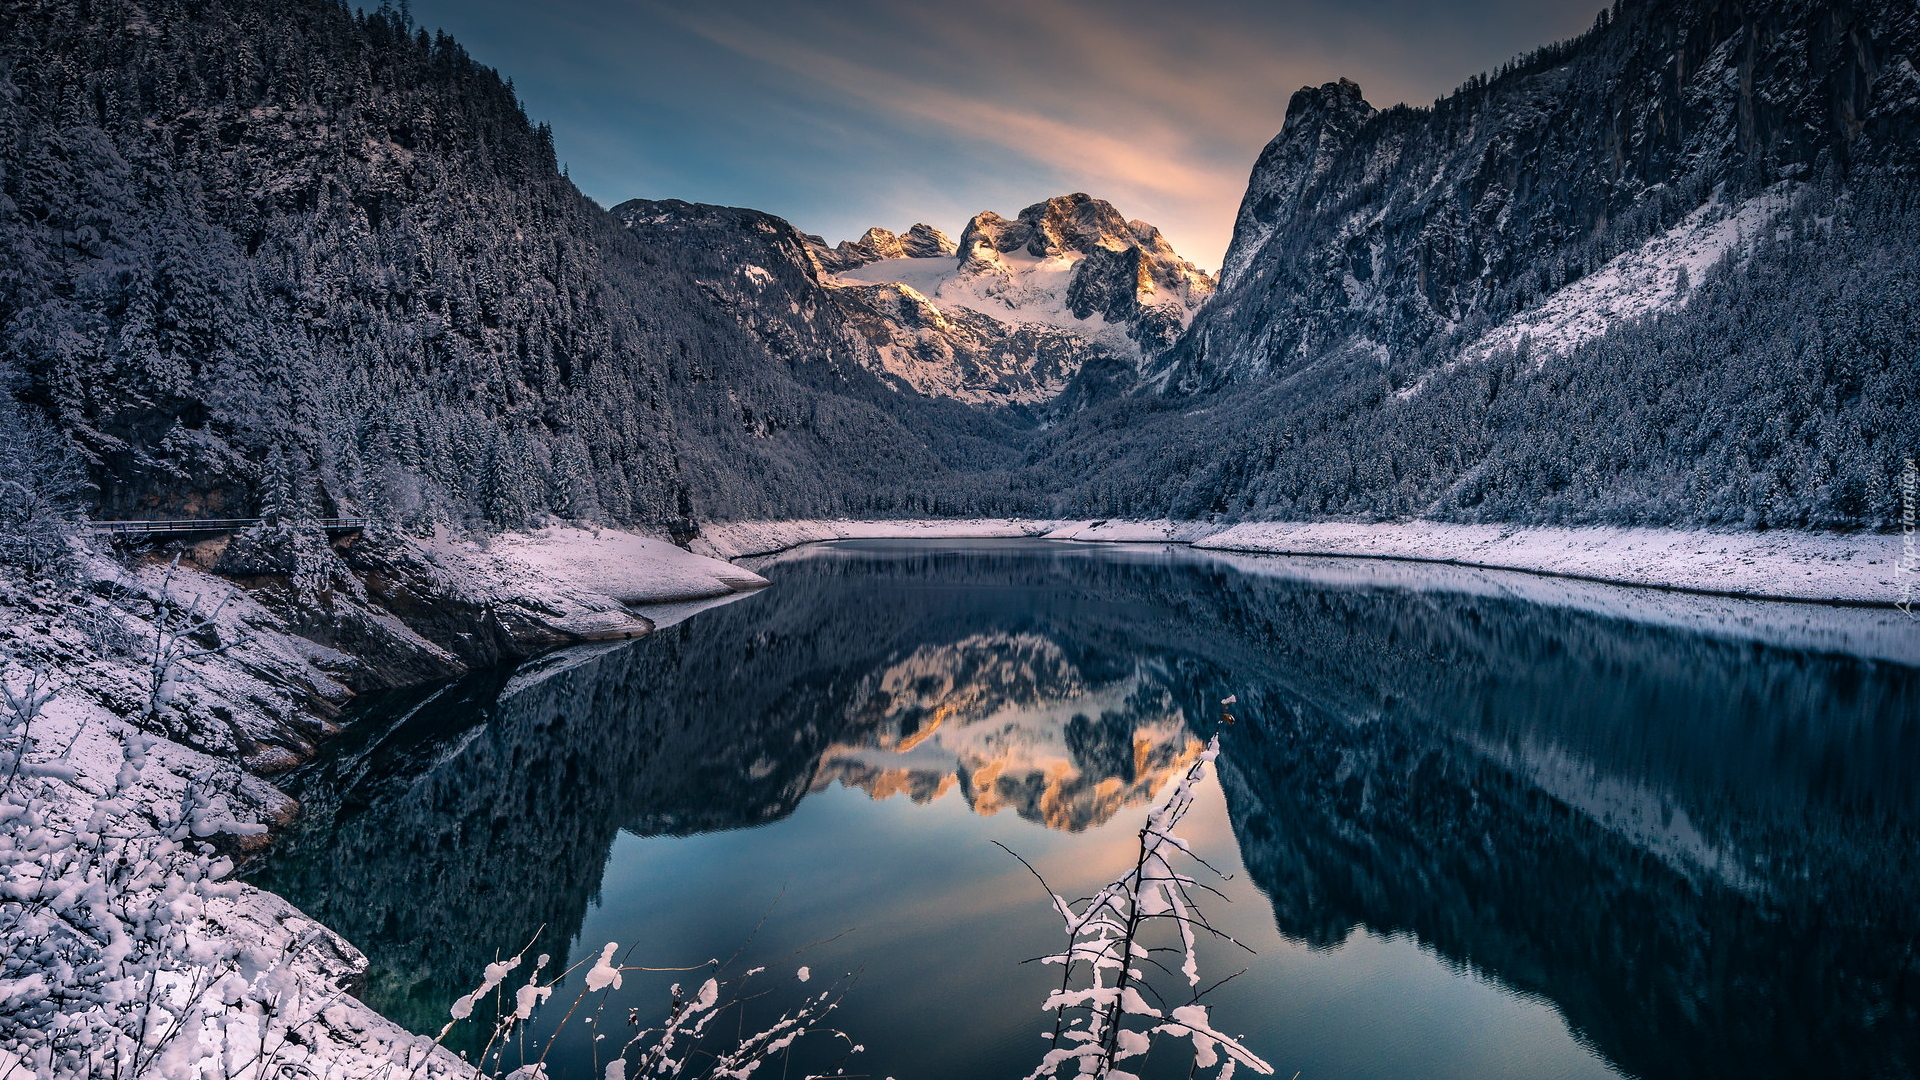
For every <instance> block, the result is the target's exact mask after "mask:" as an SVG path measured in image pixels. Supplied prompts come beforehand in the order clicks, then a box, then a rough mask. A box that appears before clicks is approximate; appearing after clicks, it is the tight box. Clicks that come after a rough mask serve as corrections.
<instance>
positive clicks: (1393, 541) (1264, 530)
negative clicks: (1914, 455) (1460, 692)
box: [1195, 521, 1900, 606]
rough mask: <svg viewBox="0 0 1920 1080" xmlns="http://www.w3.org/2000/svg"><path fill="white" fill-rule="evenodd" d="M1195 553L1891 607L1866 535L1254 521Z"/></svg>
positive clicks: (1880, 544) (1880, 555)
mask: <svg viewBox="0 0 1920 1080" xmlns="http://www.w3.org/2000/svg"><path fill="white" fill-rule="evenodd" d="M1195 546H1196V547H1201V548H1212V549H1216V550H1225V551H1253V552H1272V553H1284V554H1294V555H1347V556H1365V557H1368V558H1376V559H1414V560H1420V561H1427V562H1449V563H1458V564H1461V565H1464V566H1479V567H1488V568H1492V569H1502V570H1526V571H1531V572H1533V573H1544V574H1555V575H1561V576H1565V577H1575V578H1584V579H1587V580H1590V581H1603V582H1611V583H1613V584H1618V585H1639V586H1650V587H1653V588H1660V589H1684V590H1689V591H1694V592H1706V593H1718V594H1725V595H1731V596H1747V597H1754V598H1760V599H1778V600H1811V601H1822V602H1826V603H1840V604H1869V605H1889V606H1890V605H1892V604H1893V603H1894V602H1895V601H1896V600H1898V599H1899V580H1898V579H1899V571H1898V568H1897V567H1898V558H1899V553H1900V539H1899V537H1896V536H1880V535H1873V534H1855V535H1850V536H1842V535H1836V534H1829V533H1804V532H1791V531H1786V530H1778V529H1776V530H1772V531H1768V532H1724V533H1723V532H1705V531H1691V530H1680V529H1626V528H1610V527H1587V528H1520V527H1515V526H1508V525H1450V524H1443V523H1440V522H1428V521H1418V522H1408V523H1391V524H1378V525H1360V524H1344V523H1329V522H1316V523H1289V522H1255V523H1249V524H1242V525H1234V526H1231V527H1227V528H1223V529H1220V530H1218V531H1216V532H1213V533H1211V534H1210V535H1208V536H1205V537H1203V538H1200V539H1198V540H1196V541H1195Z"/></svg>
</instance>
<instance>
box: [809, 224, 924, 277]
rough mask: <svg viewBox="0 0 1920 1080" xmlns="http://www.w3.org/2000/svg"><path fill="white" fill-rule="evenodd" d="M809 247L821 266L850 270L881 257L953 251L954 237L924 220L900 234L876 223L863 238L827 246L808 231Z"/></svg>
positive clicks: (832, 269) (890, 257) (835, 269)
mask: <svg viewBox="0 0 1920 1080" xmlns="http://www.w3.org/2000/svg"><path fill="white" fill-rule="evenodd" d="M807 248H808V250H810V251H812V252H813V257H814V259H815V260H817V261H818V262H819V264H820V268H821V269H822V270H825V271H828V272H829V273H834V272H838V271H841V270H851V269H853V268H854V267H856V266H865V265H866V264H868V263H871V262H879V261H880V260H881V259H938V258H942V257H944V256H947V255H951V254H953V252H954V244H953V240H952V239H950V238H949V237H948V236H947V234H946V233H943V232H941V231H940V230H939V229H936V228H934V227H933V226H931V225H928V224H927V223H926V222H924V221H923V222H920V223H918V224H916V225H914V226H913V227H912V228H910V229H908V230H907V231H906V232H904V233H900V234H898V235H895V234H894V233H891V232H888V231H887V230H886V229H883V228H881V227H880V226H878V225H875V226H874V227H873V228H871V229H868V230H867V231H866V232H865V233H863V234H861V236H860V239H858V240H842V241H840V243H839V244H838V245H836V246H834V247H828V246H827V242H826V241H825V240H823V239H821V238H820V237H818V236H815V235H813V234H812V233H808V234H807Z"/></svg>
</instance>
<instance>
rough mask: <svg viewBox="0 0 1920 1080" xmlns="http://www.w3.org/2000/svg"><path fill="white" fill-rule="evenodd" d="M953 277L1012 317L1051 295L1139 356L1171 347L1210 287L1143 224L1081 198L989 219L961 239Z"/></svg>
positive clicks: (982, 217)
mask: <svg viewBox="0 0 1920 1080" xmlns="http://www.w3.org/2000/svg"><path fill="white" fill-rule="evenodd" d="M959 255H960V269H959V277H960V278H961V279H963V280H968V281H969V283H970V284H971V285H972V290H971V291H972V292H974V293H975V294H976V295H978V296H980V297H981V298H983V299H994V300H1000V301H1002V302H1003V303H1005V304H1006V305H1007V306H1008V307H1011V308H1014V309H1016V310H1017V309H1018V308H1020V307H1021V306H1023V305H1030V304H1032V303H1034V301H1035V300H1036V299H1038V298H1039V297H1038V295H1037V294H1048V298H1049V299H1051V295H1050V294H1052V293H1054V292H1056V291H1057V292H1058V293H1059V294H1060V295H1059V301H1060V303H1061V305H1062V306H1063V307H1064V308H1065V310H1066V311H1067V312H1068V313H1069V314H1071V315H1072V316H1073V317H1074V318H1075V319H1083V320H1084V319H1089V318H1091V317H1093V316H1095V315H1098V316H1100V317H1101V318H1102V319H1104V320H1105V322H1106V323H1107V324H1109V325H1111V326H1115V327H1119V328H1123V332H1124V334H1125V336H1126V337H1127V338H1128V339H1131V340H1132V341H1133V342H1135V343H1136V344H1137V346H1138V348H1139V351H1140V353H1141V354H1142V355H1143V356H1151V355H1153V354H1155V353H1158V352H1159V351H1160V350H1163V349H1165V348H1166V347H1167V346H1168V345H1171V344H1172V343H1173V341H1174V339H1175V338H1176V337H1178V336H1179V333H1180V331H1181V330H1182V329H1184V328H1185V327H1186V324H1187V320H1188V319H1189V318H1190V317H1191V316H1192V314H1193V311H1194V309H1195V308H1197V307H1199V306H1200V304H1201V302H1202V301H1204V300H1205V299H1206V298H1207V296H1208V295H1209V294H1210V293H1211V292H1212V291H1213V279H1212V278H1211V277H1209V276H1208V275H1207V274H1206V272H1204V271H1202V270H1200V269H1199V268H1197V267H1195V266H1194V265H1193V264H1192V263H1190V262H1188V261H1186V260H1185V259H1182V258H1181V257H1180V256H1179V255H1178V254H1176V253H1175V252H1174V250H1173V246H1172V245H1171V244H1168V243H1167V241H1166V238H1165V237H1163V236H1161V235H1160V230H1158V229H1156V228H1154V227H1153V226H1152V225H1149V224H1147V223H1146V222H1144V221H1128V220H1126V219H1125V218H1123V217H1121V216H1120V212H1119V211H1117V210H1115V209H1114V208H1113V204H1111V203H1109V202H1106V201H1104V200H1102V199H1095V198H1091V197H1089V196H1087V195H1086V194H1084V193H1075V194H1072V195H1061V196H1058V197H1055V198H1052V199H1048V200H1046V201H1045V202H1039V203H1035V204H1033V205H1032V206H1029V207H1027V208H1026V209H1025V210H1022V211H1020V216H1019V217H1017V218H1014V219H1013V220H1011V221H1009V220H1008V219H1006V218H1003V217H1001V216H1000V215H999V214H996V213H994V212H993V211H991V210H989V211H986V212H984V213H980V214H976V215H975V216H974V218H973V220H971V221H969V222H967V228H966V231H964V232H962V233H961V234H960V244H959Z"/></svg>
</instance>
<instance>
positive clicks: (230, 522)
mask: <svg viewBox="0 0 1920 1080" xmlns="http://www.w3.org/2000/svg"><path fill="white" fill-rule="evenodd" d="M265 521H266V519H265V518H171V519H167V520H159V521H89V522H86V524H85V527H86V529H87V530H88V531H89V532H93V533H99V534H104V535H108V536H149V535H152V534H154V533H205V532H239V531H240V530H242V529H251V528H253V527H254V526H255V525H259V524H262V523H264V522H265ZM310 524H312V525H314V526H316V527H318V528H320V529H322V530H324V531H326V532H353V531H355V530H357V529H364V528H366V527H367V525H368V524H369V521H368V519H367V518H362V517H345V518H315V519H314V520H313V521H312V522H310Z"/></svg>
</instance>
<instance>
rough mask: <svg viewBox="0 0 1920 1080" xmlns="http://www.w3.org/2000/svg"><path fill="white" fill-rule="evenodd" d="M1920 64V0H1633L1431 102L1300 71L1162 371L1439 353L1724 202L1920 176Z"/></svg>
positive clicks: (1186, 375)
mask: <svg viewBox="0 0 1920 1080" xmlns="http://www.w3.org/2000/svg"><path fill="white" fill-rule="evenodd" d="M1916 64H1920V10H1916V9H1915V8H1914V7H1913V5H1911V4H1909V3H1904V2H1899V0H1879V2H1868V3H1861V4H1854V3H1833V2H1829V0H1817V2H1814V0H1762V2H1759V3H1753V4H1745V5H1739V6H1727V5H1720V4H1714V3H1708V2H1704V0H1635V2H1622V3H1618V4H1615V5H1614V7H1613V8H1611V9H1610V10H1608V11H1603V12H1602V13H1601V14H1600V17H1599V19H1598V20H1597V21H1596V23H1595V25H1594V27H1593V29H1592V30H1590V31H1589V32H1587V33H1586V34H1583V35H1581V36H1580V37H1578V38H1575V39H1573V40H1570V41H1566V42H1561V43H1558V44H1555V45H1551V46H1548V47H1546V48H1543V49H1540V50H1538V51H1536V52H1534V53H1532V54H1529V55H1528V56H1525V57H1521V58H1519V59H1517V60H1515V61H1514V62H1512V63H1510V64H1508V65H1505V66H1504V67H1502V68H1501V69H1500V70H1499V71H1497V72H1495V73H1492V74H1490V75H1482V76H1477V77H1475V78H1474V79H1471V80H1469V81H1468V83H1467V84H1466V85H1465V86H1463V87H1462V88H1461V89H1460V90H1459V91H1458V92H1456V93H1454V94H1452V95H1449V96H1447V97H1445V98H1443V99H1441V100H1440V101H1438V102H1436V103H1435V104H1434V106H1433V107H1432V108H1430V109H1416V108H1410V107H1407V106H1404V105H1403V106H1395V107H1393V108H1390V109H1385V110H1380V109H1376V108H1374V107H1373V106H1372V105H1370V104H1369V103H1368V102H1367V101H1366V99H1365V98H1364V96H1363V95H1362V93H1361V89H1360V87H1359V86H1357V85H1356V84H1354V83H1353V82H1351V81H1348V80H1344V79H1343V80H1340V81H1337V82H1331V83H1327V84H1325V85H1323V86H1319V87H1308V88H1305V89H1302V90H1301V91H1300V92H1298V93H1297V94H1295V95H1294V97H1293V99H1292V101H1291V102H1290V103H1289V104H1288V107H1287V116H1286V122H1285V125H1284V126H1283V128H1282V130H1281V132H1280V134H1279V135H1277V136H1275V137H1274V139H1273V141H1272V142H1270V143H1269V144H1268V145H1267V147H1266V148H1265V149H1264V150H1263V151H1262V153H1261V155H1260V157H1259V160H1258V161H1257V162H1256V163H1255V165H1254V168H1253V173H1252V176H1251V179H1250V181H1249V184H1248V188H1247V193H1246V196H1245V197H1244V199H1243V200H1242V202H1241V205H1240V209H1239V212H1238V215H1237V218H1236V221H1235V227H1234V236H1233V241H1232V244H1231V246H1230V247H1229V249H1228V253H1227V256H1226V260H1225V265H1224V267H1223V269H1222V272H1221V288H1220V293H1219V296H1218V298H1217V300H1216V301H1215V302H1214V303H1213V304H1212V306H1211V307H1210V308H1209V310H1208V311H1207V312H1206V313H1205V315H1204V316H1203V317H1202V318H1201V319H1200V320H1198V323H1197V325H1196V327H1195V330H1194V332H1193V333H1191V334H1189V335H1187V336H1186V338H1185V339H1184V340H1183V341H1182V342H1181V344H1180V347H1179V348H1178V349H1177V350H1174V351H1173V352H1172V353H1169V354H1168V356H1167V358H1166V362H1165V363H1164V364H1163V365H1161V366H1160V368H1159V369H1158V370H1157V371H1156V374H1157V375H1158V377H1159V378H1158V380H1157V382H1156V384H1155V385H1156V386H1160V387H1166V388H1170V389H1174V390H1178V391H1186V392H1192V391H1197V390H1204V389H1208V388H1213V387H1218V386H1222V385H1226V384H1229V383H1239V382H1245V381H1246V380H1249V379H1256V378H1260V377H1263V376H1280V375H1285V374H1287V373H1289V372H1292V371H1296V370H1298V369H1300V368H1301V366H1302V365H1306V364H1311V363H1314V362H1316V361H1317V360H1320V359H1321V358H1324V357H1328V356H1331V355H1334V354H1337V353H1341V352H1342V351H1343V350H1345V351H1351V350H1358V351H1361V352H1365V353H1371V354H1374V355H1376V356H1377V357H1379V358H1380V359H1381V360H1382V362H1385V363H1388V364H1390V365H1396V366H1398V367H1400V368H1402V369H1405V368H1410V367H1414V366H1417V365H1420V364H1428V363H1432V362H1433V361H1434V360H1435V359H1439V358H1443V357H1440V356H1439V355H1438V354H1436V356H1433V357H1426V358H1424V359H1422V358H1421V356H1420V354H1421V352H1422V350H1425V349H1428V348H1430V347H1431V348H1433V349H1436V350H1438V351H1439V353H1444V352H1446V351H1447V350H1448V349H1449V348H1450V347H1453V344H1460V343H1464V342H1455V339H1456V338H1463V337H1467V336H1468V335H1475V334H1478V333H1484V332H1486V331H1488V330H1490V329H1492V328H1495V327H1497V326H1499V325H1500V324H1502V323H1504V322H1506V321H1507V320H1509V319H1511V318H1513V317H1514V316H1515V315H1517V314H1519V313H1521V312H1523V311H1526V310H1528V309H1529V308H1531V307H1532V306H1534V305H1536V304H1538V303H1539V302H1541V300H1542V299H1543V298H1545V297H1548V296H1551V295H1552V294H1553V293H1555V292H1556V291H1557V290H1559V289H1561V288H1562V287H1564V286H1566V285H1568V284H1571V283H1573V282H1575V281H1578V280H1580V279H1581V278H1583V277H1585V276H1586V275H1589V274H1592V273H1594V272H1595V271H1597V270H1599V269H1600V268H1602V267H1603V266H1604V264H1606V263H1607V262H1608V261H1609V260H1610V259H1612V258H1614V257H1616V256H1618V255H1620V254H1621V253H1623V252H1631V251H1634V250H1636V249H1638V248H1640V247H1642V246H1643V245H1644V244H1646V243H1647V242H1648V241H1649V240H1650V239H1655V238H1658V237H1659V236H1660V235H1661V234H1663V233H1664V232H1665V231H1666V230H1668V229H1670V228H1672V227H1674V226H1675V225H1676V224H1678V223H1679V222H1680V221H1681V219H1683V218H1684V217H1686V216H1687V215H1688V214H1690V213H1693V212H1694V211H1696V210H1697V209H1699V208H1701V207H1703V206H1706V205H1708V204H1710V203H1713V202H1715V201H1723V202H1726V203H1728V204H1730V205H1737V204H1740V203H1742V202H1744V201H1745V200H1748V199H1751V198H1753V197H1756V196H1758V195H1760V194H1761V193H1762V192H1764V191H1765V190H1766V189H1767V188H1768V187H1769V186H1771V185H1774V184H1777V183H1780V182H1783V181H1813V182H1817V183H1821V184H1824V185H1826V186H1828V187H1835V186H1838V185H1843V184H1845V183H1847V182H1848V180H1849V178H1853V179H1856V180H1857V179H1859V178H1862V177H1866V176H1870V175H1873V174H1876V173H1883V174H1893V175H1899V176H1906V177H1909V178H1911V177H1912V176H1914V175H1915V174H1916V171H1920V151H1917V150H1916V148H1917V147H1920V71H1916ZM962 239H963V243H962V247H963V248H964V247H965V243H964V240H965V238H964V237H963V238H962ZM1749 239H1752V237H1749ZM1469 340H1470V338H1469ZM1450 343H1453V344H1450Z"/></svg>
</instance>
